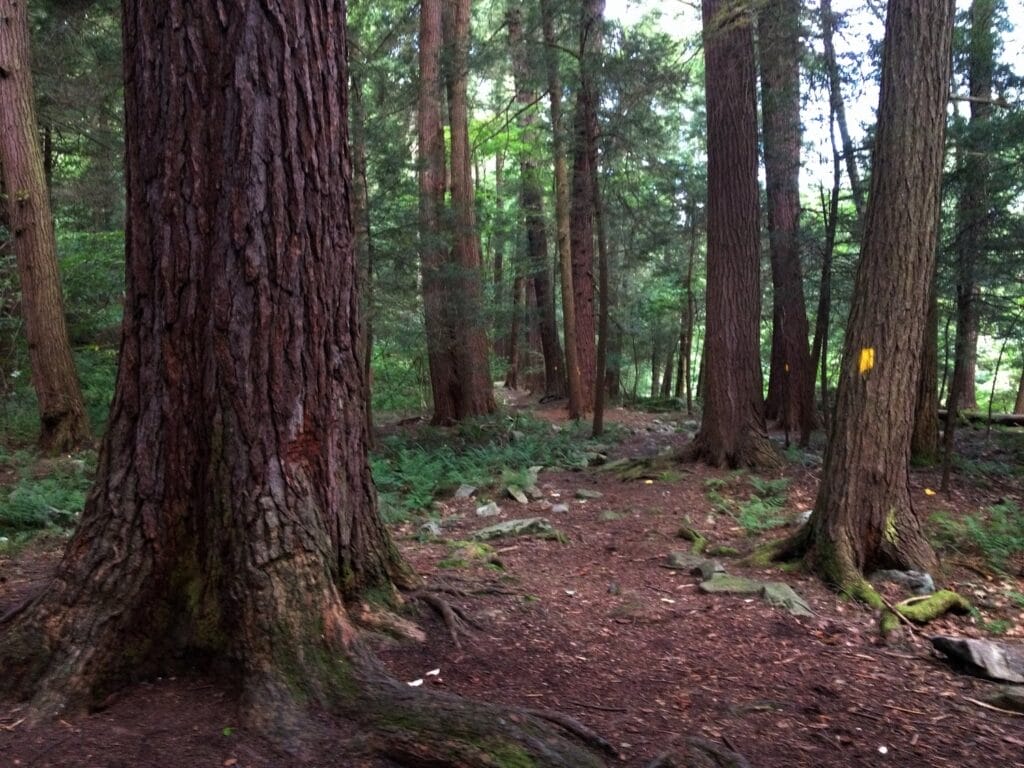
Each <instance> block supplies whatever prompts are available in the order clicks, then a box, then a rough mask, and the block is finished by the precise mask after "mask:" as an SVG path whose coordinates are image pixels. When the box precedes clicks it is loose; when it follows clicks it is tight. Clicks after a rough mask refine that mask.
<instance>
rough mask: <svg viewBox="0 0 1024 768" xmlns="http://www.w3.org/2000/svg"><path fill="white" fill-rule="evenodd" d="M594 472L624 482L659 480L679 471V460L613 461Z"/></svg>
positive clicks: (668, 457)
mask: <svg viewBox="0 0 1024 768" xmlns="http://www.w3.org/2000/svg"><path fill="white" fill-rule="evenodd" d="M592 471H593V472H601V473H604V474H612V475H615V476H616V477H618V478H619V479H620V480H622V481H623V482H629V481H631V480H659V479H661V477H662V475H664V474H665V473H666V472H669V471H679V459H678V458H677V457H674V456H655V457H654V458H648V459H619V460H617V461H611V462H609V463H607V464H604V465H602V466H600V467H595V468H593V470H592Z"/></svg>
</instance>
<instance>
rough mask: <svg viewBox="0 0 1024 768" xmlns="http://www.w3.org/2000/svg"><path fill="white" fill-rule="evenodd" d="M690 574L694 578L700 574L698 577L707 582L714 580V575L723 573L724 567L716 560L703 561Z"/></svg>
mask: <svg viewBox="0 0 1024 768" xmlns="http://www.w3.org/2000/svg"><path fill="white" fill-rule="evenodd" d="M690 573H692V574H693V575H695V576H696V575H698V574H700V577H701V578H702V579H703V580H704V581H707V580H708V579H713V578H715V575H716V574H719V573H725V567H724V566H723V565H722V564H721V563H720V562H718V561H717V560H703V561H701V562H700V563H698V564H697V565H696V567H694V568H693V569H692V570H691V571H690Z"/></svg>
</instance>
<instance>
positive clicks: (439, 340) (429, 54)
mask: <svg viewBox="0 0 1024 768" xmlns="http://www.w3.org/2000/svg"><path fill="white" fill-rule="evenodd" d="M441 5H442V0H423V2H422V3H421V5H420V33H419V70H420V85H419V103H418V108H417V116H416V130H417V136H418V144H419V192H420V199H419V248H420V269H421V272H422V281H423V311H424V320H425V325H426V331H427V361H428V365H429V368H430V389H431V392H432V393H433V400H434V415H433V422H434V423H435V424H450V423H453V422H455V421H458V418H459V403H458V398H459V390H458V381H457V379H456V376H455V371H456V362H455V352H454V345H455V340H454V339H453V337H452V323H451V320H450V319H449V316H448V308H449V305H450V301H449V300H448V295H447V294H448V291H447V287H446V277H447V276H446V268H447V264H448V242H447V237H446V236H445V230H444V225H445V221H446V214H445V204H444V201H445V190H446V189H447V167H446V166H447V163H446V160H445V141H444V127H443V123H442V118H441V46H442V31H441V29H442V21H441V16H442V14H441Z"/></svg>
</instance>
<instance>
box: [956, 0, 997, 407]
mask: <svg viewBox="0 0 1024 768" xmlns="http://www.w3.org/2000/svg"><path fill="white" fill-rule="evenodd" d="M997 5H998V1H997V0H973V2H972V3H971V10H970V31H969V40H968V46H967V47H968V57H967V69H968V72H967V77H968V80H969V83H970V90H971V102H970V109H971V120H970V124H969V125H968V129H967V136H966V139H965V141H964V145H963V147H962V148H961V150H960V154H961V157H962V158H963V159H962V162H961V164H960V166H961V167H960V175H961V177H962V179H963V182H962V191H961V193H960V200H959V204H958V206H957V237H956V241H955V247H956V255H957V279H956V342H955V345H954V347H955V350H956V351H955V353H954V357H953V382H952V384H951V385H950V391H951V392H957V393H958V398H957V403H956V408H952V409H950V410H953V411H955V410H956V409H962V410H974V409H976V408H977V407H978V397H977V384H976V383H975V369H976V367H977V358H978V295H979V288H978V284H977V279H976V276H975V273H976V271H977V265H978V263H979V261H980V260H981V258H982V256H983V255H984V253H985V251H986V250H987V247H988V245H987V242H986V241H987V239H988V229H989V225H988V222H989V194H988V187H989V179H988V177H989V174H990V166H991V162H990V159H989V153H990V151H991V137H990V133H991V128H990V127H989V123H990V120H991V115H992V103H991V101H992V77H993V71H994V68H995V14H996V7H997Z"/></svg>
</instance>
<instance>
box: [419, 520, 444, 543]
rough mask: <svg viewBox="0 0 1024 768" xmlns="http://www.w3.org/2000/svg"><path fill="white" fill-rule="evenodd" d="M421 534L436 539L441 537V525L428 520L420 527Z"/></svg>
mask: <svg viewBox="0 0 1024 768" xmlns="http://www.w3.org/2000/svg"><path fill="white" fill-rule="evenodd" d="M420 534H421V535H423V536H427V537H429V538H431V539H436V538H438V537H439V536H440V535H441V524H440V523H439V522H437V521H436V520H428V521H427V522H425V523H424V524H423V525H421V526H420Z"/></svg>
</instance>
